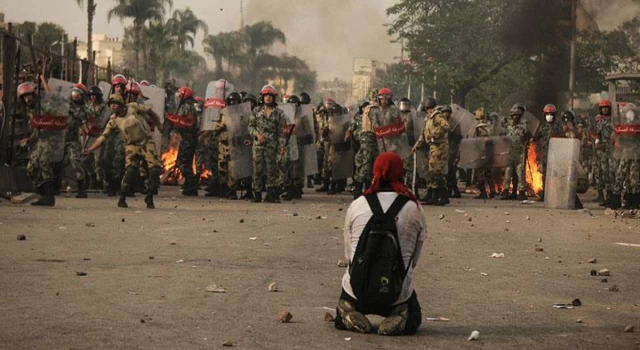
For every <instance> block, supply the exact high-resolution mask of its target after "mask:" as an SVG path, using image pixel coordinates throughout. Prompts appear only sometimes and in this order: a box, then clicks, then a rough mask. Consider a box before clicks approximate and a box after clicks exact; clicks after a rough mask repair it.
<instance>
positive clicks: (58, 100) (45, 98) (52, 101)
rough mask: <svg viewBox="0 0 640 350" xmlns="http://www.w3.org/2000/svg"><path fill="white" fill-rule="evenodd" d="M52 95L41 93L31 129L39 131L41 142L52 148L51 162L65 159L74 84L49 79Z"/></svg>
mask: <svg viewBox="0 0 640 350" xmlns="http://www.w3.org/2000/svg"><path fill="white" fill-rule="evenodd" d="M48 84H49V88H50V89H51V92H50V93H47V92H44V91H42V92H41V93H40V101H39V105H38V107H37V108H36V110H35V112H34V113H33V118H32V119H31V127H32V128H33V129H38V130H39V133H38V138H39V140H42V141H46V142H47V143H48V144H49V145H50V146H51V162H53V163H57V162H60V161H62V159H63V158H64V140H65V135H66V133H67V127H68V118H69V102H70V98H71V89H72V88H73V83H71V82H68V81H64V80H59V79H55V78H51V79H49V82H48Z"/></svg>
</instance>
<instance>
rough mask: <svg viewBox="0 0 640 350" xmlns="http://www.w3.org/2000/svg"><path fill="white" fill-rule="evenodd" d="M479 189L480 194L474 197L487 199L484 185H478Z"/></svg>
mask: <svg viewBox="0 0 640 350" xmlns="http://www.w3.org/2000/svg"><path fill="white" fill-rule="evenodd" d="M478 190H480V194H479V195H477V196H475V197H473V198H475V199H487V198H488V197H487V190H486V189H485V188H484V185H478Z"/></svg>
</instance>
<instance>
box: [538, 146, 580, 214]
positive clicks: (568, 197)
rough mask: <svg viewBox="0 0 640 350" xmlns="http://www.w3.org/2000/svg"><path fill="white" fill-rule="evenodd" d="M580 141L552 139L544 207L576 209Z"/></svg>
mask: <svg viewBox="0 0 640 350" xmlns="http://www.w3.org/2000/svg"><path fill="white" fill-rule="evenodd" d="M579 159H580V140H578V139H565V138H555V137H554V138H551V139H550V141H549V155H548V156H547V176H546V182H545V185H544V188H545V190H544V206H545V208H550V209H575V198H576V187H577V184H578V164H579Z"/></svg>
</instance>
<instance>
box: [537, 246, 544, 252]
mask: <svg viewBox="0 0 640 350" xmlns="http://www.w3.org/2000/svg"><path fill="white" fill-rule="evenodd" d="M535 250H536V252H544V248H542V247H536V249H535Z"/></svg>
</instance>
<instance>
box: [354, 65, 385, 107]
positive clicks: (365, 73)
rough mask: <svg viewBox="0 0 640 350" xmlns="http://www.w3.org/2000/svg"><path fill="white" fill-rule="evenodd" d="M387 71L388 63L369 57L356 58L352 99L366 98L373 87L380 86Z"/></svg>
mask: <svg viewBox="0 0 640 350" xmlns="http://www.w3.org/2000/svg"><path fill="white" fill-rule="evenodd" d="M386 71H387V64H386V63H382V62H379V61H376V60H372V59H368V58H355V59H354V60H353V78H352V80H351V100H354V101H359V100H362V99H365V98H367V96H368V95H369V91H371V89H377V88H380V87H381V85H382V83H383V79H384V75H385V73H386Z"/></svg>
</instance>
